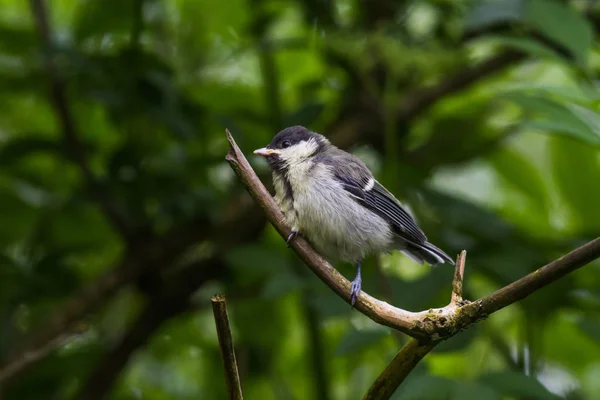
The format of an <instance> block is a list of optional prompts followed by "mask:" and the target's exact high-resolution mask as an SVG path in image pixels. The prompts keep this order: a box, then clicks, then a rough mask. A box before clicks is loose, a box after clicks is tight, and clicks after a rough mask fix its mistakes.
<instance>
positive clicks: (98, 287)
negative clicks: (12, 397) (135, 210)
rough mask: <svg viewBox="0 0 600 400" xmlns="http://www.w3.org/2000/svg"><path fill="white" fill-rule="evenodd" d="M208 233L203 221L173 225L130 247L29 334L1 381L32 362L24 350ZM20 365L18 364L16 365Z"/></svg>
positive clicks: (39, 346)
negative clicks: (158, 235)
mask: <svg viewBox="0 0 600 400" xmlns="http://www.w3.org/2000/svg"><path fill="white" fill-rule="evenodd" d="M205 235H206V232H205V229H203V226H202V224H201V222H200V221H193V222H191V223H190V224H189V225H185V226H180V227H176V228H174V229H172V230H171V231H170V232H168V233H167V234H165V236H164V237H161V238H156V239H154V240H148V241H147V242H146V243H145V244H144V245H143V246H140V247H139V248H136V249H134V250H131V251H130V252H129V253H128V254H126V255H125V256H124V257H123V260H122V261H121V262H120V264H119V265H118V266H117V267H116V268H115V269H113V270H111V271H109V272H108V273H106V274H105V275H103V276H101V277H100V278H98V279H97V280H96V281H94V282H93V283H91V284H89V285H87V286H85V287H84V288H83V289H81V290H80V291H79V292H78V293H76V294H75V295H73V297H71V298H70V299H69V300H68V301H66V302H65V303H64V304H63V305H62V306H61V307H60V308H59V309H58V310H57V311H56V312H55V313H54V314H53V315H52V316H51V317H50V318H49V319H48V321H47V322H46V323H45V324H44V325H43V327H41V328H40V329H38V330H37V331H36V332H35V333H34V334H32V336H31V337H29V338H27V340H26V341H25V343H23V344H22V345H21V346H20V347H19V348H17V350H16V351H15V352H14V353H13V354H12V355H11V356H10V357H9V358H8V360H7V361H6V362H4V363H2V364H1V365H0V370H2V371H4V370H9V371H11V373H10V374H5V375H2V376H0V384H1V383H2V382H3V381H5V380H7V379H9V378H12V377H13V376H14V375H15V374H17V373H20V372H22V371H23V369H24V368H25V367H27V366H30V365H31V364H32V363H27V364H19V360H20V359H21V357H22V355H23V354H27V353H35V352H37V351H39V350H40V349H43V348H46V346H48V344H49V343H50V342H52V341H54V340H55V339H56V338H57V337H60V336H61V335H63V333H64V332H67V331H69V330H70V329H71V327H72V326H73V325H74V324H76V323H77V321H80V320H82V319H83V318H84V316H85V315H86V314H87V313H90V312H93V311H95V310H96V309H97V308H98V307H100V306H101V305H102V304H103V303H104V301H105V300H106V299H107V298H108V297H110V296H111V295H113V294H114V293H115V292H117V291H118V290H119V289H121V288H122V287H123V286H125V285H127V284H130V283H132V282H134V281H135V280H136V279H137V278H138V277H139V276H141V274H142V273H143V272H148V271H152V270H156V269H159V268H161V267H164V266H166V265H171V264H172V263H173V261H174V260H175V259H176V258H177V257H178V256H179V255H180V254H181V253H182V252H183V251H185V250H186V249H187V248H188V247H189V246H190V245H191V244H193V243H194V242H196V241H197V240H200V239H201V238H203V237H204V236H205ZM13 364H16V366H18V368H16V367H15V365H13Z"/></svg>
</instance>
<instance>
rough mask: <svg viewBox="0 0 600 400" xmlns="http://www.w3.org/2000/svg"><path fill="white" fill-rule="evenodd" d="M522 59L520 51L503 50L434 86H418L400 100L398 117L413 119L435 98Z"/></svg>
mask: <svg viewBox="0 0 600 400" xmlns="http://www.w3.org/2000/svg"><path fill="white" fill-rule="evenodd" d="M524 59H525V55H524V54H523V53H521V52H518V51H512V50H510V51H505V52H503V53H500V54H498V55H496V56H493V57H491V58H489V59H487V60H485V61H482V62H480V63H479V64H477V65H474V66H472V67H466V68H462V69H461V70H460V71H458V72H456V73H454V74H452V75H450V76H448V77H447V78H445V79H443V80H441V81H440V82H439V83H438V84H436V85H434V86H431V87H425V88H419V89H417V90H415V91H414V92H412V93H409V94H408V95H407V96H406V97H405V99H404V101H402V103H401V104H400V107H399V109H398V119H402V120H409V119H413V118H415V117H417V116H418V115H419V114H420V113H421V112H422V111H424V110H426V109H427V108H429V107H430V106H431V105H433V104H434V103H435V102H436V101H437V100H439V99H441V98H445V96H446V95H448V94H451V93H455V92H458V91H460V90H462V89H464V88H466V87H468V86H470V85H472V84H473V83H475V82H477V81H479V80H480V79H482V78H484V77H486V76H489V75H491V74H493V73H495V72H497V71H499V70H501V69H503V68H505V67H507V66H509V65H511V64H514V63H515V62H518V61H521V60H524Z"/></svg>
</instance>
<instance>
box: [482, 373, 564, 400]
mask: <svg viewBox="0 0 600 400" xmlns="http://www.w3.org/2000/svg"><path fill="white" fill-rule="evenodd" d="M479 382H480V383H481V384H484V385H486V386H488V387H490V388H492V389H494V390H496V391H497V392H498V393H502V394H505V395H510V396H515V397H518V398H521V397H531V398H534V399H536V400H558V396H556V395H554V394H552V393H550V392H549V391H548V389H546V388H545V387H544V385H542V384H541V383H540V382H539V381H538V380H537V379H535V378H532V377H529V376H526V375H524V374H523V373H520V372H516V371H502V372H494V373H491V374H488V375H485V376H483V377H481V378H479Z"/></svg>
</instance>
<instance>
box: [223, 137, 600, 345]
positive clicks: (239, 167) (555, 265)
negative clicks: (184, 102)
mask: <svg viewBox="0 0 600 400" xmlns="http://www.w3.org/2000/svg"><path fill="white" fill-rule="evenodd" d="M226 134H227V139H228V140H229V144H230V148H229V152H228V153H227V156H226V157H225V158H226V160H227V161H228V162H229V164H230V165H231V167H232V168H233V170H234V171H235V173H236V174H237V175H238V176H239V178H240V179H241V181H242V182H243V183H244V185H245V186H246V189H247V190H248V192H249V193H250V195H251V196H252V197H253V198H254V200H255V201H256V202H257V203H258V204H259V205H260V207H261V208H262V209H263V210H264V211H265V213H266V216H267V219H268V220H269V222H271V224H273V226H274V227H275V229H276V230H277V232H279V234H280V235H281V236H282V237H283V238H284V239H285V238H286V237H287V236H288V235H289V233H290V230H289V228H288V227H287V226H285V224H284V223H283V215H282V213H281V211H280V210H279V208H278V207H277V205H276V204H275V201H274V200H273V198H272V197H271V194H270V193H269V192H268V191H267V189H266V188H265V187H264V185H263V184H262V183H261V182H260V179H258V177H257V176H256V173H255V172H254V170H253V169H252V167H251V166H250V164H249V163H248V160H247V159H246V157H245V156H244V154H243V153H242V152H241V151H240V149H239V147H238V146H237V144H236V143H235V140H234V139H233V137H232V136H231V134H230V133H229V131H226ZM291 247H292V249H293V250H294V251H295V252H296V253H297V254H298V255H299V256H300V258H301V259H302V260H303V261H304V262H305V263H306V264H307V266H308V267H309V268H310V269H311V270H312V271H313V273H315V275H317V277H318V278H319V279H321V280H322V281H323V282H324V283H325V284H326V285H327V286H329V287H330V288H331V289H332V290H333V291H334V292H335V293H337V294H338V295H339V296H340V297H341V298H343V299H344V300H346V301H347V302H349V300H350V282H349V281H348V280H347V279H346V278H344V277H343V276H342V275H341V274H340V273H339V272H338V271H337V270H336V269H335V268H333V267H332V266H331V265H330V264H329V263H327V262H326V261H325V260H324V259H323V258H322V257H321V256H320V255H319V254H318V253H317V252H315V250H313V248H312V247H311V246H310V245H309V244H308V242H306V241H305V240H304V239H303V238H302V237H299V236H298V237H296V240H294V241H292V242H291ZM598 257H600V238H597V239H595V240H593V241H591V242H589V243H587V244H586V245H583V246H581V247H579V248H578V249H576V250H573V251H572V252H571V253H569V254H567V255H566V256H564V257H562V258H560V259H558V260H556V261H553V262H552V263H550V264H548V265H547V266H545V267H542V268H540V269H539V270H537V271H535V272H533V273H531V274H529V275H527V276H525V277H523V278H521V279H519V280H518V281H516V282H514V283H513V284H511V285H508V286H506V287H504V288H502V289H500V290H499V291H497V292H495V293H493V294H491V295H489V296H487V297H484V298H483V299H480V300H477V301H475V302H473V303H469V304H466V305H462V306H459V307H456V306H454V305H452V304H450V305H449V306H447V307H443V308H437V309H430V310H427V311H421V312H416V313H415V312H410V311H406V310H403V309H401V308H397V307H394V306H391V305H389V304H387V303H385V302H383V301H380V300H377V299H375V298H373V297H371V296H369V295H368V294H367V293H364V292H362V293H361V295H360V296H359V298H358V301H357V303H356V309H357V310H359V311H360V312H361V313H363V314H364V315H366V316H367V317H369V318H371V319H372V320H373V321H375V322H377V323H379V324H382V325H386V326H389V327H391V328H394V329H397V330H399V331H401V332H404V333H406V334H408V335H410V336H412V337H414V338H417V339H421V340H422V341H424V342H427V341H437V340H441V339H445V338H449V337H451V336H453V335H455V334H456V333H458V332H459V331H461V330H462V329H465V328H466V327H468V326H469V325H471V324H473V323H475V322H477V321H479V320H481V319H483V318H485V317H486V316H487V315H489V314H490V313H492V312H494V311H498V310H500V309H502V308H504V307H506V306H508V305H510V304H512V303H514V302H516V301H518V300H520V299H523V298H525V297H527V296H528V295H530V294H532V293H533V292H535V291H536V290H538V289H539V288H541V287H543V286H546V285H548V284H550V283H552V282H554V281H555V280H557V279H559V278H560V277H562V276H564V275H566V274H567V273H569V272H572V271H574V270H576V269H578V268H580V267H582V266H584V265H586V264H587V263H589V262H590V261H592V260H594V259H596V258H598Z"/></svg>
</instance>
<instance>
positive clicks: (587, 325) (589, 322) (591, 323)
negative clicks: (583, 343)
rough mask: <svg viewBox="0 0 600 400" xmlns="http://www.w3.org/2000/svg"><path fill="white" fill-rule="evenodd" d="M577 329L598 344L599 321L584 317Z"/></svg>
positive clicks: (599, 336)
mask: <svg viewBox="0 0 600 400" xmlns="http://www.w3.org/2000/svg"><path fill="white" fill-rule="evenodd" d="M579 328H580V329H581V330H582V331H583V332H585V334H586V335H588V336H589V337H590V338H592V339H593V340H594V342H595V343H596V344H600V321H597V320H595V319H592V318H591V317H587V316H586V317H584V318H583V319H582V320H581V321H579Z"/></svg>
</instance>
